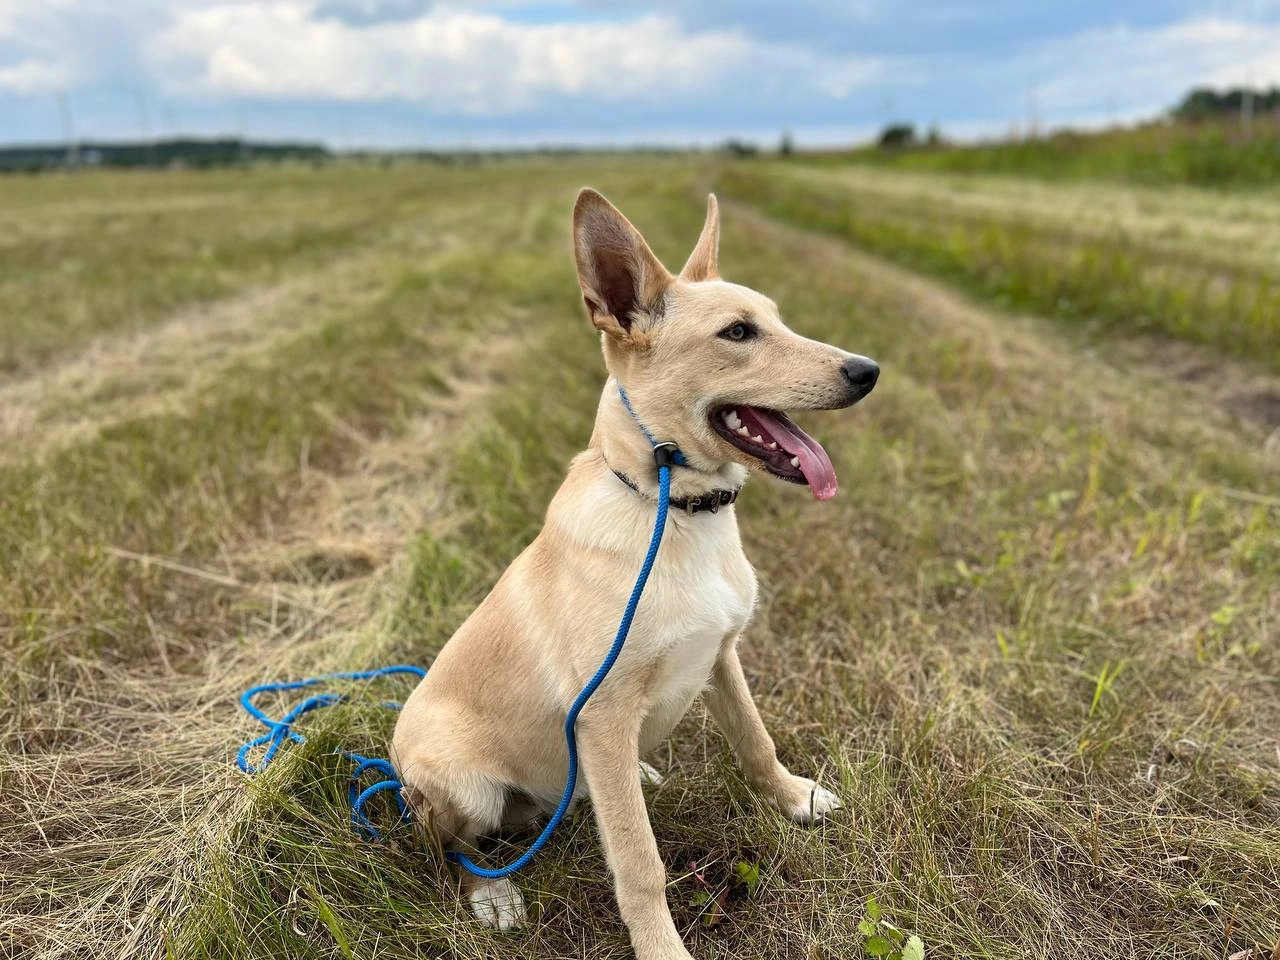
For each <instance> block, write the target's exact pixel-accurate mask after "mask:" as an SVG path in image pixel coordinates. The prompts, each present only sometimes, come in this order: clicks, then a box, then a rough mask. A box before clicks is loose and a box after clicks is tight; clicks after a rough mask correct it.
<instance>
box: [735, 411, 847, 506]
mask: <svg viewBox="0 0 1280 960" xmlns="http://www.w3.org/2000/svg"><path fill="white" fill-rule="evenodd" d="M744 412H745V411H744ZM749 412H750V415H751V416H754V417H755V418H756V419H757V420H759V421H760V426H762V427H764V428H765V429H766V430H768V431H769V433H770V434H771V435H772V436H773V439H774V440H777V441H778V446H780V447H782V449H784V450H786V451H787V453H789V454H791V455H792V456H793V457H795V458H796V459H797V460H799V461H800V472H801V473H803V474H804V478H805V479H806V480H808V481H809V489H810V490H812V491H813V495H814V496H815V497H817V498H818V499H819V500H830V499H831V498H832V497H834V496H835V495H836V490H837V489H838V488H839V484H838V483H837V481H836V468H835V467H833V466H832V465H831V458H830V457H828V456H827V451H825V450H823V449H822V444H820V443H819V442H818V441H817V440H815V439H813V437H811V436H809V435H808V434H807V433H805V432H804V431H803V430H801V429H800V428H799V427H798V426H796V425H795V424H794V423H792V422H791V418H790V417H788V416H787V415H786V414H782V413H776V414H775V413H768V412H766V411H764V410H761V409H759V408H758V407H752V408H751V409H750V411H749Z"/></svg>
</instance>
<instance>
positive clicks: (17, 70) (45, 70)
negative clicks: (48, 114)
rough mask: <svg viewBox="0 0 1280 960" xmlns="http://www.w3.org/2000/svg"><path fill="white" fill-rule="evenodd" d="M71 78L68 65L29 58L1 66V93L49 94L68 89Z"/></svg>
mask: <svg viewBox="0 0 1280 960" xmlns="http://www.w3.org/2000/svg"><path fill="white" fill-rule="evenodd" d="M71 78H72V74H71V71H70V70H69V69H68V67H67V65H66V64H63V63H58V62H56V61H54V60H41V59H38V58H36V57H29V58H27V59H25V60H19V61H18V62H17V63H12V64H5V65H2V66H0V91H3V92H5V93H11V94H18V95H28V94H37V93H47V92H49V91H51V90H58V89H61V88H63V87H66V86H67V85H68V84H69V83H70V81H71Z"/></svg>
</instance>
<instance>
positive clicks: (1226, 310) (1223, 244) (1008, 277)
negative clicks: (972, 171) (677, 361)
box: [724, 163, 1280, 371]
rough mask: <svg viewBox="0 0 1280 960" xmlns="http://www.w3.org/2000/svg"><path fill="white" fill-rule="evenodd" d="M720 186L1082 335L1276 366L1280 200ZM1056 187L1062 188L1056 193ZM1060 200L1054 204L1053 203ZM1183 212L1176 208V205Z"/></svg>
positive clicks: (747, 175)
mask: <svg viewBox="0 0 1280 960" xmlns="http://www.w3.org/2000/svg"><path fill="white" fill-rule="evenodd" d="M724 183H725V187H726V189H727V190H730V191H736V192H739V193H741V194H742V195H743V196H744V197H748V198H750V199H751V200H752V202H754V203H757V204H759V205H761V206H762V207H763V208H765V209H767V210H769V211H770V212H771V213H772V214H773V215H775V216H778V217H780V218H783V219H786V220H788V221H790V222H793V223H797V224H800V225H802V226H806V227H810V228H813V229H819V230H823V231H826V232H829V233H832V234H835V235H836V236H840V237H844V238H846V239H849V240H852V241H853V242H855V243H857V244H859V245H862V246H864V247H866V248H867V249H870V250H874V251H876V252H878V253H882V254H884V255H886V256H889V257H892V258H894V259H897V260H901V261H902V262H904V263H906V264H908V265H909V266H912V267H913V268H916V269H921V270H925V271H928V272H930V273H934V274H936V275H938V276H940V277H942V278H943V279H946V280H949V281H951V282H956V283H959V284H961V285H963V286H964V287H965V288H967V289H969V290H971V291H973V292H975V293H978V294H980V295H981V296H984V297H988V298H991V299H992V300H994V301H995V302H996V303H997V304H998V305H1000V306H1002V307H1005V308H1011V309H1015V310H1028V311H1032V312H1035V313H1039V314H1041V315H1045V316H1052V317H1056V318H1059V319H1061V320H1063V321H1065V322H1069V323H1071V324H1072V325H1074V326H1077V327H1081V328H1084V329H1086V330H1089V331H1098V330H1101V331H1102V332H1103V333H1104V334H1107V335H1117V334H1118V335H1126V336H1132V335H1137V334H1143V333H1152V332H1154V333H1157V334H1159V335H1161V336H1165V337H1172V338H1175V339H1178V340H1185V341H1190V342H1193V343H1198V344H1205V345H1209V346H1212V347H1214V348H1216V349H1218V350H1220V351H1222V352H1223V353H1225V354H1227V355H1232V356H1236V357H1244V358H1248V359H1249V360H1251V361H1255V362H1258V363H1260V364H1262V365H1264V366H1265V367H1267V368H1269V369H1270V370H1272V371H1277V370H1280V263H1277V261H1276V259H1275V252H1276V250H1277V249H1280V201H1278V200H1277V197H1276V196H1275V195H1273V194H1267V193H1264V194H1263V195H1261V196H1249V197H1247V198H1246V197H1244V196H1240V197H1231V196H1228V197H1213V196H1212V195H1205V194H1204V193H1203V192H1196V191H1191V190H1188V189H1186V188H1183V189H1181V190H1180V191H1177V192H1175V193H1174V194H1173V196H1171V197H1166V198H1161V197H1160V196H1159V194H1157V193H1156V192H1155V191H1153V190H1151V189H1149V188H1148V189H1145V190H1140V189H1137V188H1130V189H1129V190H1128V191H1125V190H1122V189H1119V188H1116V187H1114V186H1103V187H1098V188H1097V189H1096V195H1095V196H1093V197H1090V196H1089V189H1088V188H1087V187H1079V186H1071V187H1067V188H1062V189H1059V190H1058V191H1054V190H1053V189H1052V188H1048V187H1044V186H1042V185H1037V184H1034V183H1032V184H1023V183H1020V182H1018V181H1012V182H1009V181H1006V182H1004V183H1001V182H1000V181H998V180H993V179H991V178H978V179H976V180H969V179H966V178H962V177H952V178H950V179H949V180H947V181H944V184H945V185H944V184H939V183H936V182H932V181H930V179H929V178H927V177H922V176H920V175H919V174H915V175H906V176H895V175H893V174H889V173H886V172H882V171H871V172H866V171H861V170H859V169H858V168H856V167H854V168H846V169H834V170H832V169H824V170H822V171H821V172H819V171H817V170H814V169H812V168H808V167H805V166H802V165H791V164H781V163H775V164H755V165H742V166H739V167H735V168H733V169H731V170H729V171H728V172H727V173H726V174H725V178H724ZM1055 192H1056V193H1057V194H1058V197H1057V198H1055V196H1054V194H1055ZM1055 199H1057V200H1058V203H1056V204H1055V202H1054V201H1055ZM1184 209H1185V210H1187V211H1188V212H1187V213H1185V214H1183V215H1181V216H1180V215H1179V214H1182V212H1183V210H1184Z"/></svg>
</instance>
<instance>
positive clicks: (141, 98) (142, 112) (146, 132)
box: [137, 87, 156, 167]
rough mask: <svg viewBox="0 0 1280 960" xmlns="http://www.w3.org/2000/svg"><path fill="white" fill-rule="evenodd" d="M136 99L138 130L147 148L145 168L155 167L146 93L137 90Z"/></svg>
mask: <svg viewBox="0 0 1280 960" xmlns="http://www.w3.org/2000/svg"><path fill="white" fill-rule="evenodd" d="M137 98H138V130H139V132H140V133H141V134H142V142H143V143H144V144H145V145H146V147H147V166H148V167H154V166H155V165H156V142H155V140H153V139H152V138H151V115H150V113H149V112H148V110H147V92H146V91H145V90H143V89H142V88H141V87H139V88H138V90H137Z"/></svg>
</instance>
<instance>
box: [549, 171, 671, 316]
mask: <svg viewBox="0 0 1280 960" xmlns="http://www.w3.org/2000/svg"><path fill="white" fill-rule="evenodd" d="M573 255H574V258H575V259H576V260H577V262H578V283H579V285H581V287H582V301H583V303H585V304H586V305H587V313H588V315H589V316H590V317H591V322H592V323H593V324H594V325H595V327H596V328H597V329H599V330H603V331H604V332H605V333H608V334H612V335H613V336H615V337H621V338H623V339H628V338H630V336H631V326H632V324H633V323H634V322H635V320H636V318H637V316H639V315H640V314H643V313H648V312H653V311H655V310H658V309H660V308H661V304H662V296H663V294H664V293H666V290H667V287H669V286H670V285H671V283H672V280H673V277H672V276H671V274H670V272H668V270H667V268H666V267H664V266H663V265H662V263H661V262H660V261H659V260H658V258H657V257H656V256H654V254H653V251H652V250H650V249H649V245H648V244H647V243H645V242H644V237H642V236H640V231H639V230H637V229H636V228H635V227H633V226H632V225H631V223H630V221H628V220H627V218H626V217H624V216H623V215H622V214H621V213H620V212H619V211H618V208H617V207H615V206H614V205H613V204H611V203H610V202H609V201H608V200H606V199H605V198H604V197H602V196H601V195H600V194H598V193H596V191H594V190H592V189H590V188H589V187H584V188H583V189H582V191H581V192H580V193H579V194H578V202H577V203H576V204H574V207H573Z"/></svg>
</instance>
